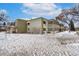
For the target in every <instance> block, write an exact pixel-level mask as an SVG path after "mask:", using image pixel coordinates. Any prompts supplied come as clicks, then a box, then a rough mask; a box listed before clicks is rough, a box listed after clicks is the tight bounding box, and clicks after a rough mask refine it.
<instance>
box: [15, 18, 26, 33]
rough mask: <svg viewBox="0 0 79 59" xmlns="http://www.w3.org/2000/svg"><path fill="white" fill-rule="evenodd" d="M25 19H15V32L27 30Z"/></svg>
mask: <svg viewBox="0 0 79 59" xmlns="http://www.w3.org/2000/svg"><path fill="white" fill-rule="evenodd" d="M26 22H27V21H25V20H21V19H17V20H16V24H15V26H16V32H18V33H26V32H27V25H26Z"/></svg>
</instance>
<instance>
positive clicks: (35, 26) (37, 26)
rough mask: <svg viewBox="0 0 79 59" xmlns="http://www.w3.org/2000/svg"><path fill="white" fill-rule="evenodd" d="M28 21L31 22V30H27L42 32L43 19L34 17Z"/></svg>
mask: <svg viewBox="0 0 79 59" xmlns="http://www.w3.org/2000/svg"><path fill="white" fill-rule="evenodd" d="M27 23H29V25H27V26H28V28H29V30H28V31H27V32H30V33H35V34H37V33H41V31H42V30H41V29H42V24H41V19H33V20H30V21H28V22H27Z"/></svg>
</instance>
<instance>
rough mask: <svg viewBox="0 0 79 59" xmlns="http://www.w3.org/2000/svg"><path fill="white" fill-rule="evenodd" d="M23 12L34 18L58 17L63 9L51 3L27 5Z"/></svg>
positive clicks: (24, 5)
mask: <svg viewBox="0 0 79 59" xmlns="http://www.w3.org/2000/svg"><path fill="white" fill-rule="evenodd" d="M22 12H23V13H25V14H28V15H32V16H33V17H56V16H57V15H59V14H60V13H61V8H58V7H57V6H56V5H55V4H51V3H26V4H23V8H22Z"/></svg>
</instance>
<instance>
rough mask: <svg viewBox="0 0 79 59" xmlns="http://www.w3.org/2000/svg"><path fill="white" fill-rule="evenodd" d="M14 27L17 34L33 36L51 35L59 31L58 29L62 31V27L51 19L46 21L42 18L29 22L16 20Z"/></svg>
mask: <svg viewBox="0 0 79 59" xmlns="http://www.w3.org/2000/svg"><path fill="white" fill-rule="evenodd" d="M15 27H16V32H17V33H33V34H38V33H39V34H43V33H52V32H56V31H59V30H60V29H61V30H62V31H63V29H64V26H60V25H59V23H58V22H57V21H56V20H53V19H51V20H48V19H46V18H43V17H39V18H35V19H31V20H23V19H17V20H16V23H15Z"/></svg>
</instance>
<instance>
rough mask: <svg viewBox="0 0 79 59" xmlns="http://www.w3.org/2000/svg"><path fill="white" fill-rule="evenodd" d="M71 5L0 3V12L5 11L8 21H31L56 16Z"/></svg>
mask: <svg viewBox="0 0 79 59" xmlns="http://www.w3.org/2000/svg"><path fill="white" fill-rule="evenodd" d="M73 5H74V4H72V3H58V4H57V3H55V4H42V3H41V4H34V3H26V4H22V3H0V11H1V10H5V11H6V13H7V15H8V16H9V17H10V20H12V21H14V20H16V19H17V18H26V19H31V18H35V17H45V18H48V19H51V18H54V17H55V16H57V15H58V14H59V13H60V11H61V10H62V9H65V8H66V9H67V8H71V7H73Z"/></svg>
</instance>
